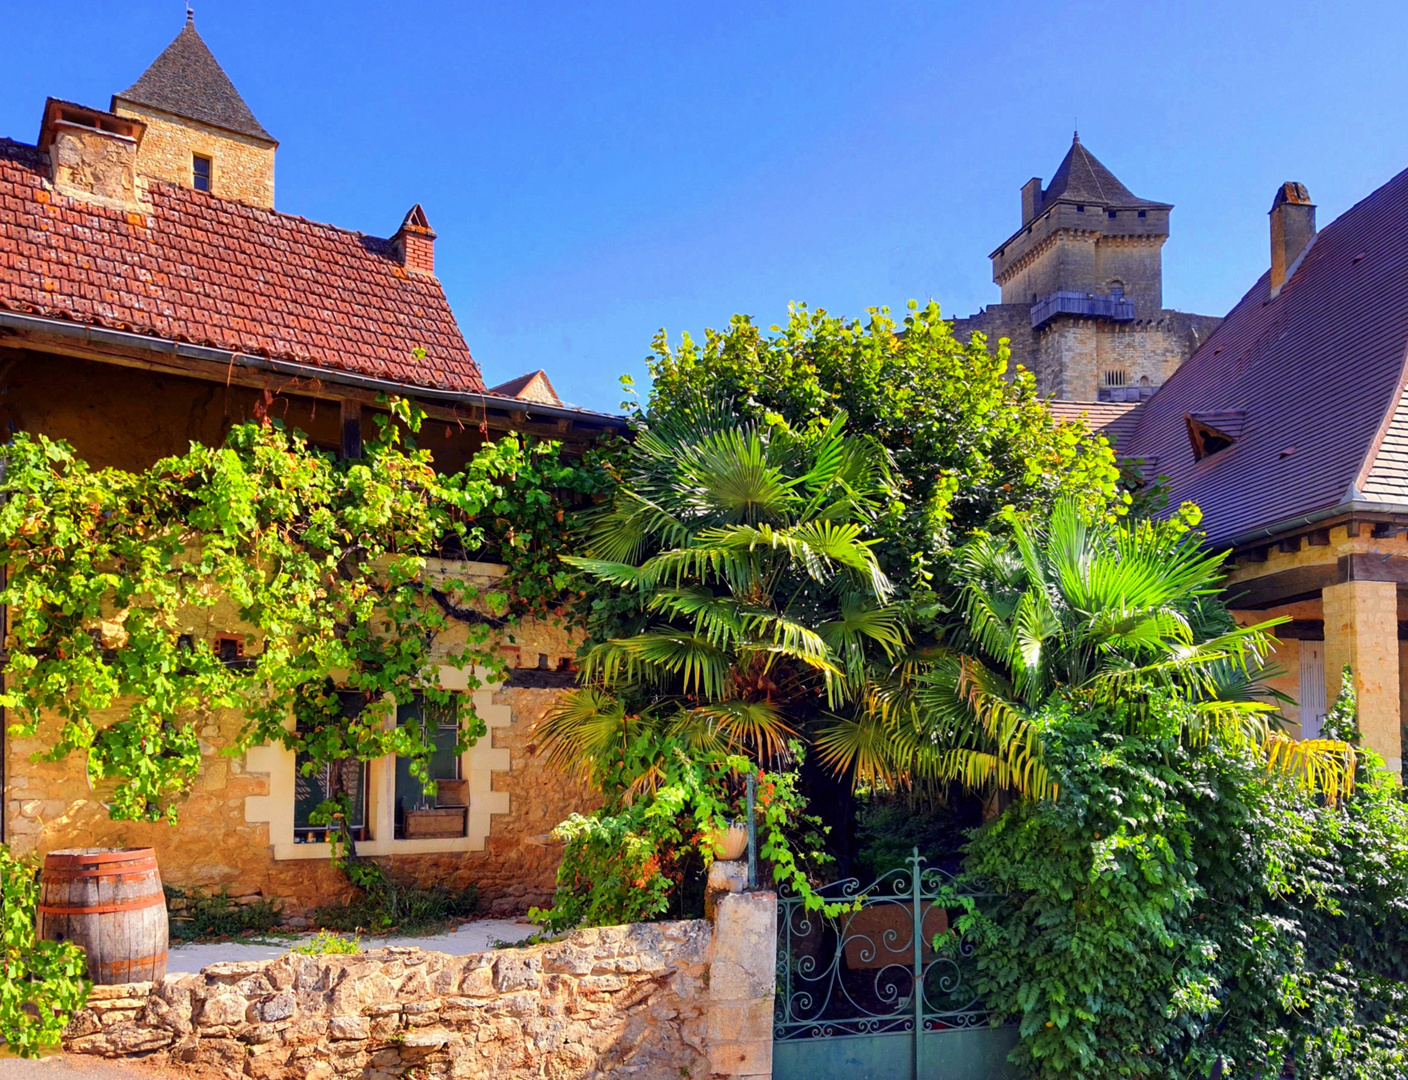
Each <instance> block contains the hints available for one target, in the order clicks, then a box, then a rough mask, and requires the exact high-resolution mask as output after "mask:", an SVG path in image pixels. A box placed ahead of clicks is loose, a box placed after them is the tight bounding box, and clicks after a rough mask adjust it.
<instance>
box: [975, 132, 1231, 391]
mask: <svg viewBox="0 0 1408 1080" xmlns="http://www.w3.org/2000/svg"><path fill="white" fill-rule="evenodd" d="M1172 210H1173V207H1172V206H1171V205H1169V204H1168V203H1161V202H1152V201H1151V200H1149V199H1141V198H1139V197H1138V196H1136V195H1134V194H1133V193H1132V192H1131V191H1130V190H1129V189H1128V188H1127V187H1125V186H1124V185H1123V184H1122V183H1120V182H1119V180H1117V179H1116V178H1115V176H1114V174H1113V173H1111V172H1110V170H1109V169H1107V168H1105V166H1104V165H1102V164H1101V163H1100V162H1099V161H1098V160H1096V158H1095V155H1094V154H1092V153H1091V152H1090V151H1089V150H1087V149H1086V148H1085V145H1084V144H1083V143H1082V142H1081V141H1080V135H1079V134H1076V136H1075V137H1074V138H1073V139H1072V141H1071V149H1070V151H1069V152H1068V153H1067V154H1066V157H1065V159H1064V160H1063V161H1062V162H1061V164H1060V166H1059V167H1058V168H1057V170H1056V174H1055V176H1053V177H1052V178H1051V183H1050V184H1048V185H1047V186H1046V187H1045V188H1043V187H1042V184H1041V180H1040V179H1039V178H1037V177H1033V178H1032V179H1030V180H1028V181H1027V182H1026V183H1025V184H1023V185H1022V222H1021V226H1020V227H1019V228H1018V229H1017V231H1016V232H1015V233H1013V234H1012V235H1011V236H1009V237H1008V238H1007V239H1006V240H1004V241H1003V242H1002V243H1001V244H1000V245H998V247H997V249H996V250H994V251H993V252H992V255H991V258H992V279H993V281H994V282H995V283H996V284H997V285H999V286H1001V288H1002V301H1001V303H997V304H990V305H989V306H988V307H986V308H984V309H983V310H982V311H980V312H978V313H977V314H976V315H971V316H969V317H968V318H966V319H957V320H955V322H954V333H955V334H956V335H957V336H959V337H960V338H962V339H966V338H967V337H968V335H969V334H972V333H973V332H974V331H981V332H982V333H983V334H985V335H986V336H987V339H988V341H989V342H990V343H991V344H993V345H995V344H996V343H997V341H998V340H999V339H1001V338H1006V339H1007V340H1008V342H1009V344H1010V348H1011V350H1012V363H1013V364H1021V365H1022V366H1023V367H1025V368H1026V369H1027V370H1029V371H1031V372H1033V373H1034V374H1035V375H1036V379H1037V385H1038V387H1039V388H1040V390H1041V392H1042V393H1044V394H1050V395H1053V396H1054V397H1056V398H1058V399H1060V400H1068V401H1097V400H1098V401H1108V402H1124V401H1130V402H1138V401H1142V400H1144V399H1145V398H1148V397H1149V396H1150V395H1152V394H1153V392H1154V391H1155V390H1156V389H1158V387H1160V386H1161V385H1163V383H1164V381H1165V380H1166V379H1167V378H1168V377H1169V376H1170V375H1172V374H1173V372H1174V371H1175V370H1177V368H1178V366H1179V364H1181V363H1182V362H1183V361H1184V360H1186V359H1187V358H1188V357H1189V356H1190V355H1191V354H1192V353H1193V351H1194V350H1195V349H1197V348H1198V346H1199V345H1200V344H1201V343H1202V342H1203V341H1204V340H1205V339H1206V338H1207V336H1208V334H1209V333H1211V332H1212V330H1213V328H1214V327H1216V326H1217V324H1218V322H1219V321H1220V320H1218V319H1217V318H1215V317H1213V316H1210V315H1190V314H1188V313H1186V312H1182V311H1172V310H1169V309H1168V308H1165V307H1164V301H1163V246H1164V242H1165V241H1166V240H1167V239H1168V236H1169V213H1170V212H1171V211H1172Z"/></svg>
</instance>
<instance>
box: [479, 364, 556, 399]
mask: <svg viewBox="0 0 1408 1080" xmlns="http://www.w3.org/2000/svg"><path fill="white" fill-rule="evenodd" d="M488 392H489V393H490V394H493V395H494V396H495V397H509V398H517V399H518V400H519V401H536V402H537V403H538V404H540V405H561V404H562V399H561V398H560V397H558V396H557V391H556V390H554V389H553V385H552V382H551V381H550V380H549V379H548V373H547V372H546V371H543V370H542V369H541V368H540V369H538V370H537V371H530V372H528V374H526V375H520V376H518V378H516V379H509V381H508V382H504V383H499V385H498V386H493V387H490V388H489V391H488Z"/></svg>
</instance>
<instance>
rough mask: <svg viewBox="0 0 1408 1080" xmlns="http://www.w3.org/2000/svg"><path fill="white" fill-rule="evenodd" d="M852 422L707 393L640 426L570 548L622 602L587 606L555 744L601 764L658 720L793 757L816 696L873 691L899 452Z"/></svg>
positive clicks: (891, 610)
mask: <svg viewBox="0 0 1408 1080" xmlns="http://www.w3.org/2000/svg"><path fill="white" fill-rule="evenodd" d="M845 425H846V417H845V414H838V415H836V416H835V417H832V418H830V419H829V420H828V421H827V422H826V423H816V424H812V425H810V426H809V427H807V428H805V429H803V430H800V431H798V430H794V429H793V428H792V427H790V426H789V425H788V424H786V423H784V422H783V421H781V420H779V419H776V418H773V419H772V420H771V421H769V422H760V423H752V422H743V423H737V422H735V421H733V420H732V419H731V418H729V417H726V416H725V415H723V413H722V412H721V411H720V410H719V409H718V408H717V407H716V406H714V405H711V404H710V403H708V402H707V401H698V402H696V403H695V406H694V407H693V408H691V410H689V411H687V412H677V413H675V414H674V415H672V416H670V417H667V418H665V419H664V420H662V421H661V422H660V423H658V424H654V425H651V426H649V427H646V428H643V429H642V430H641V431H640V432H639V434H638V437H637V439H636V442H635V444H634V446H633V447H632V448H631V450H630V452H629V454H628V455H627V458H626V462H625V465H624V467H623V478H622V483H621V485H620V487H619V488H618V489H617V490H616V493H615V495H614V497H613V500H612V501H611V503H610V504H609V505H607V506H606V507H604V508H603V509H602V510H601V511H599V512H597V513H596V514H595V515H594V516H593V517H592V518H591V519H590V520H589V523H588V524H587V527H586V529H585V533H584V537H585V548H584V550H585V552H586V554H585V555H582V556H569V557H566V559H565V561H566V562H567V563H568V564H570V565H571V566H574V567H576V568H577V569H579V570H581V571H582V572H583V573H584V574H586V575H587V576H588V577H589V578H591V579H594V580H595V581H597V582H600V583H602V584H603V585H604V586H606V587H607V588H608V589H609V590H610V591H611V593H612V595H613V598H614V600H615V603H614V604H613V605H611V606H610V607H608V608H607V610H606V613H605V615H601V614H599V613H598V614H596V615H594V617H593V619H592V620H591V621H590V622H589V629H590V630H591V632H592V633H593V635H594V641H595V643H594V644H593V645H592V647H591V648H590V649H589V650H588V651H586V653H585V654H584V657H583V660H582V666H581V681H582V683H583V685H582V688H581V689H579V690H577V691H575V692H573V693H571V694H568V695H565V696H564V698H563V699H562V700H560V701H559V703H558V704H557V705H556V706H555V707H554V709H553V710H552V712H551V713H550V714H549V715H548V717H547V718H546V719H545V721H544V723H543V725H542V727H541V731H542V734H543V742H544V746H545V747H546V748H547V750H548V752H549V754H550V757H551V759H552V760H553V761H555V762H557V763H559V764H562V765H565V766H568V767H571V768H575V769H578V770H580V771H582V772H584V773H585V774H587V775H589V776H599V775H600V774H601V772H602V770H603V768H605V767H607V766H609V763H611V762H613V761H615V760H617V759H618V758H619V757H620V755H621V754H622V752H623V749H624V747H625V746H626V745H627V744H629V743H630V741H631V740H632V739H633V738H634V737H635V736H636V735H637V734H639V733H641V732H643V731H651V732H655V733H656V734H657V735H659V736H662V737H664V736H669V737H674V738H680V739H682V740H683V741H684V742H686V743H687V744H688V745H689V746H691V747H693V748H695V749H696V750H699V751H716V752H727V753H734V752H746V753H750V754H752V755H754V757H755V759H757V760H759V761H763V762H767V761H781V760H785V759H786V758H787V756H788V754H787V742H788V740H789V739H791V738H793V737H794V736H796V735H798V734H801V733H802V732H803V729H804V728H805V727H806V726H807V724H808V723H809V722H810V721H812V720H813V719H814V718H815V717H816V716H817V715H818V712H819V710H821V709H823V708H825V707H827V706H829V707H832V708H837V707H841V706H843V705H844V704H846V703H848V702H853V701H855V700H856V699H857V698H858V696H859V695H860V694H861V692H862V688H863V687H864V685H865V684H866V681H867V679H868V678H869V675H870V673H871V670H872V666H873V660H874V657H875V656H877V655H878V656H880V657H881V658H884V657H886V656H887V655H890V654H893V653H894V652H895V651H897V650H898V649H899V648H900V647H901V646H902V645H903V643H904V635H905V620H904V611H903V609H902V608H901V607H900V606H899V605H896V604H893V603H890V602H889V600H890V595H891V591H892V590H891V586H890V583H889V581H888V579H887V578H886V577H885V575H884V574H883V573H882V572H881V571H880V568H879V565H878V563H877V561H876V557H875V554H874V552H873V550H872V549H873V547H874V545H875V542H876V541H875V540H874V539H873V537H872V535H871V533H870V531H869V530H870V527H871V525H872V523H873V522H874V520H875V519H876V518H877V517H878V516H879V514H880V513H881V512H882V510H883V507H884V504H885V500H886V498H887V496H888V494H889V490H890V489H889V486H888V468H887V461H886V456H885V454H884V452H883V451H882V450H880V448H879V447H878V446H877V445H876V444H875V443H874V442H873V440H869V439H866V438H860V437H856V436H853V435H849V434H847V432H846V428H845ZM622 631H624V632H622ZM655 775H656V773H655V771H653V770H644V771H642V772H641V773H640V775H638V776H637V777H635V778H634V780H633V781H632V782H633V783H636V784H643V785H646V786H649V785H650V784H651V783H653V777H654V776H655Z"/></svg>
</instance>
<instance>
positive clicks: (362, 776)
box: [293, 691, 367, 839]
mask: <svg viewBox="0 0 1408 1080" xmlns="http://www.w3.org/2000/svg"><path fill="white" fill-rule="evenodd" d="M338 697H339V698H340V699H341V701H342V715H343V716H346V717H353V716H356V715H357V714H358V713H359V712H361V711H362V709H363V708H364V707H365V706H366V698H365V697H363V695H362V694H360V693H358V692H355V691H339V693H338ZM308 760H309V758H308V756H307V755H306V754H299V755H298V757H297V759H296V763H295V765H294V781H293V782H294V789H293V828H294V833H295V834H299V833H305V834H306V833H309V832H313V833H320V832H322V831H323V830H325V829H326V828H327V827H326V826H324V825H318V826H315V825H313V824H312V823H311V822H310V821H309V820H308V818H309V815H311V814H312V813H313V811H315V810H317V809H318V807H319V805H321V804H322V803H323V801H324V800H326V799H328V798H329V797H330V796H331V795H332V794H333V793H338V794H341V793H346V794H347V795H348V796H349V798H350V800H351V804H352V820H351V821H350V822H348V824H349V826H350V827H351V828H352V830H353V831H354V832H355V831H357V830H360V829H363V828H365V827H366V824H367V763H366V762H365V761H357V760H355V759H351V758H348V759H344V760H342V761H338V762H333V763H332V764H329V765H325V766H323V768H322V769H320V770H319V771H318V772H315V773H314V774H313V775H312V776H304V775H303V766H304V765H305V764H306V763H307V762H308ZM318 839H321V837H318Z"/></svg>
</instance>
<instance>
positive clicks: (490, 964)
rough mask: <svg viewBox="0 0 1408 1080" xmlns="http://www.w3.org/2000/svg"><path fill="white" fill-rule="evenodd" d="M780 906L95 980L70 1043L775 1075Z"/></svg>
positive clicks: (492, 1073)
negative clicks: (490, 944)
mask: <svg viewBox="0 0 1408 1080" xmlns="http://www.w3.org/2000/svg"><path fill="white" fill-rule="evenodd" d="M776 909H777V900H776V897H775V896H774V894H772V893H751V894H732V895H729V896H726V897H724V898H723V899H722V900H721V901H720V904H719V915H718V922H717V923H716V924H715V925H714V926H712V927H711V925H710V924H709V923H708V922H705V921H703V920H698V921H692V922H675V923H654V924H637V925H632V926H617V927H604V928H599V929H593V930H581V931H578V932H576V933H574V934H571V935H569V936H568V937H567V938H565V939H564V940H562V941H560V942H555V943H553V944H549V945H538V946H533V947H529V948H522V949H504V950H499V951H496V952H486V953H480V954H478V955H474V956H468V957H451V956H446V955H444V954H443V953H434V952H423V951H421V950H419V949H398V948H391V949H380V950H377V951H375V952H369V953H365V954H362V955H354V956H303V955H297V954H292V953H291V954H288V955H286V956H283V957H281V958H279V959H277V960H272V961H256V962H250V963H231V964H214V965H211V966H210V967H207V968H205V969H204V970H203V971H202V972H201V973H200V974H199V975H193V976H185V977H183V978H168V979H166V980H164V981H163V982H161V983H157V984H153V983H137V984H131V985H127V986H107V987H96V988H95V989H94V992H93V997H92V999H91V1000H90V1001H89V1004H88V1007H87V1008H85V1009H83V1010H82V1011H80V1012H79V1013H77V1014H76V1015H75V1016H74V1018H73V1020H72V1022H71V1023H70V1024H69V1027H68V1030H67V1031H66V1032H65V1035H64V1046H65V1048H66V1049H67V1050H69V1051H71V1052H74V1053H80V1054H95V1055H102V1056H106V1057H124V1056H135V1055H147V1054H153V1053H156V1054H159V1055H165V1056H166V1057H167V1058H168V1059H169V1060H170V1061H171V1062H172V1063H173V1064H176V1065H180V1064H182V1063H186V1064H191V1065H196V1066H203V1067H205V1068H206V1069H214V1070H217V1071H221V1072H223V1073H224V1074H225V1075H226V1076H229V1077H232V1078H238V1077H241V1076H247V1077H251V1078H253V1080H285V1078H287V1080H294V1078H297V1080H332V1078H333V1077H340V1076H349V1077H350V1076H355V1077H359V1078H362V1077H366V1078H375V1080H380V1078H390V1077H396V1076H401V1075H403V1074H411V1075H414V1076H416V1077H418V1078H430V1077H436V1078H440V1077H446V1078H456V1080H458V1078H465V1080H469V1078H474V1080H519V1078H528V1077H534V1078H539V1077H552V1078H554V1080H575V1078H578V1077H597V1076H602V1075H608V1074H609V1075H612V1076H622V1077H640V1078H642V1080H656V1078H670V1080H675V1078H678V1077H694V1078H696V1080H700V1078H703V1077H706V1076H715V1077H740V1078H742V1077H750V1078H754V1080H766V1078H768V1077H770V1076H771V1075H772V1010H773V992H774V970H775V969H774V950H775V948H776V945H775V942H776Z"/></svg>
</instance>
